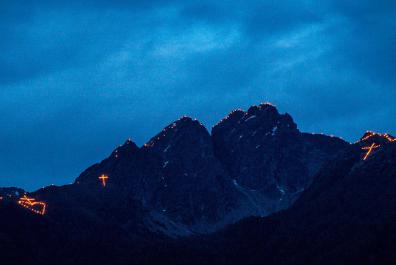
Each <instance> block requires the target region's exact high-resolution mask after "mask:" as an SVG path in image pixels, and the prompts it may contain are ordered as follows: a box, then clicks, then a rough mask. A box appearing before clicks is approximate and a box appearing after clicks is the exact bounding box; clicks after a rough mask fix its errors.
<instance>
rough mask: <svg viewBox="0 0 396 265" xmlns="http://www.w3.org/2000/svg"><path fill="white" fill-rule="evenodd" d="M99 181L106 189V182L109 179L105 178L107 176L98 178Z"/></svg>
mask: <svg viewBox="0 0 396 265" xmlns="http://www.w3.org/2000/svg"><path fill="white" fill-rule="evenodd" d="M99 179H100V180H101V181H102V185H103V187H106V181H107V180H108V179H109V177H108V176H107V175H104V174H103V175H101V176H100V177H99Z"/></svg>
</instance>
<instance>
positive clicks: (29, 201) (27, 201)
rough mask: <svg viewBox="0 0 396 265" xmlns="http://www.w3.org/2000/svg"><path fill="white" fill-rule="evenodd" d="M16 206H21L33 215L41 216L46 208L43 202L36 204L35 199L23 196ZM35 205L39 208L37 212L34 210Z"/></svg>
mask: <svg viewBox="0 0 396 265" xmlns="http://www.w3.org/2000/svg"><path fill="white" fill-rule="evenodd" d="M18 204H19V205H21V206H22V207H25V208H26V209H29V210H30V211H32V212H34V213H37V214H41V215H44V214H45V208H46V206H47V205H46V203H45V202H37V201H36V200H35V199H33V198H29V197H27V196H26V195H23V197H21V198H20V199H19V200H18ZM37 205H38V206H39V207H41V208H40V209H39V210H38V209H37V207H36V208H34V207H35V206H37Z"/></svg>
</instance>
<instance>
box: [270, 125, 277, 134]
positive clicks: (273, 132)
mask: <svg viewBox="0 0 396 265" xmlns="http://www.w3.org/2000/svg"><path fill="white" fill-rule="evenodd" d="M277 131H278V126H275V127H274V128H272V134H271V135H272V136H274V135H275V133H276V132H277Z"/></svg>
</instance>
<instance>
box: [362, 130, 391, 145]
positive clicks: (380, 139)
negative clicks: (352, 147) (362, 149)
mask: <svg viewBox="0 0 396 265" xmlns="http://www.w3.org/2000/svg"><path fill="white" fill-rule="evenodd" d="M372 142H376V143H381V144H386V143H389V142H396V138H395V137H393V136H392V135H390V134H388V133H377V132H373V131H367V132H366V133H365V134H364V135H363V136H362V137H361V138H360V140H359V141H357V143H360V144H364V143H372Z"/></svg>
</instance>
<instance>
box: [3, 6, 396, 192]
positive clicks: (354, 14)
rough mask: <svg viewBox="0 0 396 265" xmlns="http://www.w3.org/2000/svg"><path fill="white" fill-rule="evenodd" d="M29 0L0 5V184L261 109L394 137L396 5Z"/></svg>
mask: <svg viewBox="0 0 396 265" xmlns="http://www.w3.org/2000/svg"><path fill="white" fill-rule="evenodd" d="M30 2H31V3H25V1H23V2H20V3H18V1H5V2H4V3H3V2H2V5H1V7H0V34H1V36H2V37H1V39H0V49H1V51H2V52H1V53H0V112H1V114H2V115H1V116H0V122H1V124H3V126H2V130H0V144H1V146H2V148H1V149H0V167H1V168H2V172H1V175H0V186H8V185H14V186H22V187H25V188H28V189H34V188H37V187H40V186H43V185H48V184H51V183H54V184H64V183H67V182H71V181H72V180H73V179H74V178H75V177H76V176H77V175H78V173H79V172H80V171H81V170H83V169H84V168H85V167H87V166H89V165H90V164H91V163H93V162H96V161H98V160H100V159H102V158H103V157H105V156H106V155H107V154H108V153H109V152H110V151H111V150H112V149H113V148H114V147H115V146H116V145H118V144H120V143H121V142H123V140H124V139H126V138H128V137H131V138H132V139H133V140H135V141H136V142H137V143H138V144H142V143H144V142H145V141H146V140H148V139H149V138H150V137H151V136H152V135H154V134H155V133H156V132H158V131H159V130H160V129H161V128H162V127H164V126H165V125H167V123H170V122H171V121H173V120H175V119H177V118H178V117H179V116H181V115H184V114H187V115H190V116H193V117H196V118H198V119H200V120H201V121H202V122H203V123H204V124H205V125H206V126H207V127H208V128H209V129H210V127H211V126H212V125H213V124H214V123H216V122H217V121H218V120H219V119H221V118H222V117H223V116H225V115H226V114H227V113H228V112H229V111H231V110H232V109H234V108H239V107H243V108H246V107H248V106H249V105H252V104H257V103H260V102H263V101H271V102H273V103H274V104H276V105H277V106H278V107H279V109H280V111H282V112H289V113H291V114H292V116H293V117H294V118H295V120H296V122H297V123H298V124H299V127H300V129H301V130H304V131H310V132H324V133H328V134H336V135H339V136H342V137H344V138H345V139H347V140H350V141H354V140H356V138H358V137H359V136H360V135H362V133H363V132H364V131H365V130H367V129H371V130H378V131H386V132H390V133H394V134H396V125H395V122H394V117H395V114H396V104H395V102H396V89H395V85H396V49H394V47H396V7H395V5H396V4H395V3H393V1H358V2H357V1H303V0H301V1H232V2H231V1H216V2H215V1H205V0H203V1H176V0H174V1H160V0H157V1H76V2H75V3H73V2H72V3H71V1H64V2H62V1H57V2H56V4H55V3H54V1H40V0H38V1H30ZM80 2H84V3H80ZM318 2H320V3H318Z"/></svg>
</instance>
